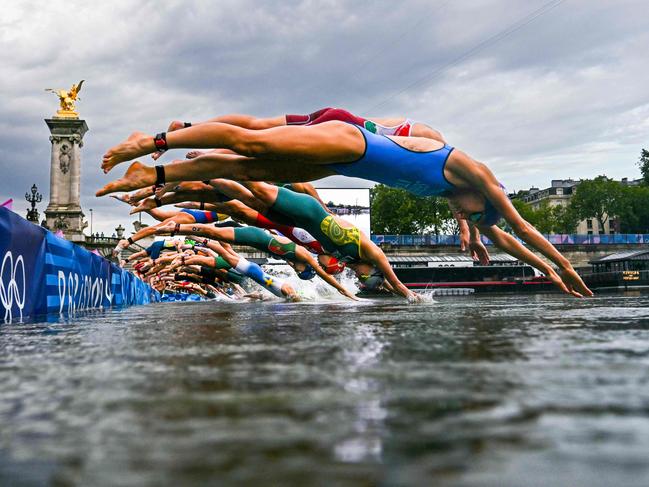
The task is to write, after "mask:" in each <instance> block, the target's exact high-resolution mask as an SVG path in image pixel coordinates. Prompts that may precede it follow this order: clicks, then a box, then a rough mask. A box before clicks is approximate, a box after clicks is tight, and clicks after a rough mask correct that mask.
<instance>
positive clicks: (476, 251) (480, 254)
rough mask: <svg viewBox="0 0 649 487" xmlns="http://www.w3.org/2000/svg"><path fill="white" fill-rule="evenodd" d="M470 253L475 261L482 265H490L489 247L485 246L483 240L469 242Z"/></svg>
mask: <svg viewBox="0 0 649 487" xmlns="http://www.w3.org/2000/svg"><path fill="white" fill-rule="evenodd" d="M469 253H470V255H471V258H472V259H473V260H477V261H479V262H480V264H482V265H488V264H489V251H488V250H487V247H485V246H484V244H483V243H482V240H480V239H477V240H476V239H471V241H470V242H469Z"/></svg>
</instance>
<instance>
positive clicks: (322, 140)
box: [102, 122, 365, 172]
mask: <svg viewBox="0 0 649 487" xmlns="http://www.w3.org/2000/svg"><path fill="white" fill-rule="evenodd" d="M159 136H160V138H159V139H157V140H158V142H159V144H158V145H156V142H155V141H154V137H152V136H150V135H146V134H144V133H142V132H135V133H133V134H132V135H131V136H130V137H129V138H128V139H127V140H126V141H124V142H122V143H121V144H118V145H116V146H114V147H113V148H111V149H109V150H108V151H107V152H106V154H104V157H103V161H102V169H103V170H104V172H108V171H110V170H111V169H112V168H113V167H114V166H115V165H117V164H119V163H120V162H124V161H128V160H130V159H134V158H136V157H139V156H142V155H145V154H150V153H152V152H154V151H155V150H156V149H160V147H164V149H165V150H166V149H175V148H183V147H185V148H192V147H195V148H222V149H230V150H233V151H234V152H236V153H237V154H242V155H245V156H251V157H259V158H264V159H282V158H293V159H298V160H300V161H302V163H312V164H326V163H337V162H351V161H353V160H356V159H358V158H359V157H361V156H362V155H363V153H364V151H365V139H364V138H363V135H362V134H361V133H360V132H359V131H358V130H357V129H355V128H354V127H352V126H351V125H350V124H347V123H343V122H329V123H324V124H320V125H315V126H312V127H299V126H298V127H295V126H293V127H288V126H287V127H275V128H271V129H266V130H247V129H242V128H239V127H235V126H233V125H228V124H224V123H209V124H203V125H196V126H192V127H189V128H186V129H183V130H177V131H175V132H170V133H168V134H164V133H163V134H159ZM163 139H164V140H163ZM160 144H161V145H160Z"/></svg>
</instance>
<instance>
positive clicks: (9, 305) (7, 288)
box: [0, 250, 26, 323]
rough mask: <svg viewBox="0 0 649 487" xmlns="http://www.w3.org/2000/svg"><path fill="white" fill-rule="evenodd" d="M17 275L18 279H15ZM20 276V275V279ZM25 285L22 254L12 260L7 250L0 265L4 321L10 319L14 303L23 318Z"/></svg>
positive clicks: (0, 291)
mask: <svg viewBox="0 0 649 487" xmlns="http://www.w3.org/2000/svg"><path fill="white" fill-rule="evenodd" d="M5 268H6V269H8V271H7V272H5ZM19 271H20V273H19ZM6 275H8V276H9V279H7V280H5V276H6ZM17 277H18V280H16V278H17ZM20 277H22V280H21V279H20ZM19 282H22V288H21V286H19V284H18V283H19ZM25 286H26V284H25V261H24V260H23V256H22V255H20V256H18V258H17V259H16V260H15V262H14V257H13V254H12V253H11V251H9V250H8V251H7V252H6V253H5V255H4V258H3V259H2V266H0V301H1V302H2V306H3V307H4V309H5V315H4V321H5V323H7V322H10V321H11V320H12V318H13V308H14V305H15V306H16V307H18V310H19V311H20V319H21V320H22V319H23V308H24V307H25Z"/></svg>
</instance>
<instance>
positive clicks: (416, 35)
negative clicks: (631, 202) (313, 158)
mask: <svg viewBox="0 0 649 487" xmlns="http://www.w3.org/2000/svg"><path fill="white" fill-rule="evenodd" d="M545 4H547V2H546V1H542V0H534V1H531V2H507V1H505V0H480V1H476V2H453V1H448V0H439V1H434V2H433V1H424V0H422V1H407V2H400V3H399V5H398V8H395V4H394V2H374V1H365V2H349V1H335V0H330V1H297V0H296V1H289V2H286V1H282V2H278V1H276V2H270V1H269V2H255V1H251V0H250V1H241V0H231V1H219V2H200V1H195V2H180V1H173V2H154V1H148V2H136V1H116V2H110V3H97V2H91V3H89V2H81V1H76V2H70V1H65V2H64V1H54V2H49V3H47V4H43V3H42V2H20V3H15V4H10V5H9V6H7V7H6V8H5V10H4V11H3V16H2V19H0V43H1V44H2V46H3V49H2V50H1V51H0V65H2V67H3V77H2V78H1V79H0V91H1V92H2V94H3V101H2V103H1V104H0V173H1V174H2V175H3V177H2V178H0V199H3V198H4V197H9V196H14V197H15V198H16V199H22V197H23V195H24V192H25V191H26V190H28V188H29V187H30V186H31V184H32V183H33V182H37V183H38V184H39V187H40V188H41V189H42V190H43V192H44V193H46V196H47V193H48V188H47V186H48V181H49V174H48V171H49V142H48V139H47V137H48V135H49V134H48V131H47V127H46V126H45V124H44V123H43V121H42V119H43V118H46V117H48V116H50V115H51V114H53V113H54V111H55V109H56V99H55V98H54V97H53V95H51V94H46V93H44V92H43V88H46V87H52V88H56V87H68V86H70V85H71V83H73V82H77V81H78V80H79V79H82V78H85V79H86V80H87V81H86V84H85V85H84V88H83V91H82V92H81V98H82V101H81V102H80V103H79V104H78V106H79V111H80V113H81V115H82V116H83V117H84V118H85V119H86V120H87V121H88V125H89V126H90V132H88V134H87V135H86V140H85V142H86V145H85V147H84V149H83V160H84V162H83V169H82V178H83V194H82V204H83V205H84V208H86V209H87V208H90V207H92V208H93V209H94V210H95V212H94V213H95V226H96V228H99V229H100V231H102V230H101V229H102V228H103V227H105V229H103V231H105V232H106V233H112V228H114V226H116V224H117V223H118V222H120V221H122V222H123V221H126V222H130V221H131V220H132V218H129V217H127V216H126V213H127V212H126V211H125V210H126V209H125V208H124V206H123V205H121V204H120V203H118V202H115V201H113V200H109V199H105V198H104V199H100V200H97V199H95V198H94V196H93V195H94V192H95V191H96V189H97V188H98V187H100V186H102V185H103V184H105V182H107V181H108V180H109V179H110V178H113V177H116V176H118V175H121V174H122V172H123V170H124V167H118V168H116V169H115V170H114V171H113V172H111V174H110V175H109V176H105V175H103V173H102V172H101V171H100V170H99V162H100V160H101V155H102V153H103V152H104V151H105V150H106V149H107V148H108V147H110V146H111V145H114V144H115V143H117V142H118V141H120V140H122V139H123V138H124V137H126V136H127V135H128V134H129V133H130V132H131V131H133V130H143V131H146V132H149V133H153V132H157V131H160V130H161V129H162V128H163V127H165V126H166V125H167V123H168V122H169V120H170V119H175V118H181V119H186V120H200V119H204V118H208V117H210V116H214V115H216V114H220V113H229V112H242V113H253V114H257V115H276V114H280V113H286V112H293V113H299V112H308V111H312V110H314V109H317V108H320V107H322V106H329V105H334V106H342V107H345V108H348V109H350V110H352V111H356V112H359V113H364V112H367V111H369V110H370V109H371V108H373V107H375V106H379V108H378V109H376V110H372V113H367V114H368V115H375V116H380V115H392V114H394V115H407V116H410V117H411V118H416V119H419V120H422V121H425V122H427V123H429V124H431V125H432V126H434V127H436V128H438V129H439V130H441V131H442V132H443V133H444V134H445V135H446V137H447V139H448V140H449V142H450V143H452V144H453V145H457V146H458V147H460V148H462V149H463V150H466V151H467V152H468V153H470V154H472V155H474V156H475V157H476V158H479V159H480V160H484V161H485V162H487V163H488V164H489V165H490V166H491V167H492V168H493V169H494V170H495V172H496V174H497V175H498V177H499V178H500V179H501V180H503V182H505V183H506V184H507V185H508V186H509V187H510V188H511V187H516V188H520V187H529V186H531V185H537V186H543V185H546V184H548V183H549V180H550V179H552V178H559V177H573V178H579V177H590V176H593V175H597V174H599V173H607V174H610V175H615V176H616V177H622V176H629V177H636V176H637V175H638V171H637V168H636V166H635V162H636V159H637V155H638V154H639V152H640V149H641V148H642V146H643V144H646V140H647V133H648V131H649V96H648V95H647V91H646V88H645V86H644V85H645V81H644V80H646V79H647V77H648V76H647V74H648V73H647V70H648V69H649V68H647V64H646V62H645V59H646V52H647V48H648V47H649V34H647V33H646V28H645V25H644V23H643V22H644V19H643V17H642V16H641V15H638V12H641V11H644V7H645V2H643V1H641V0H636V1H631V0H627V1H619V2H592V1H587V0H572V1H570V2H568V1H566V2H563V3H561V4H560V5H559V6H558V7H556V8H555V9H553V10H552V11H550V12H548V13H547V14H546V15H544V16H543V17H540V18H538V19H536V20H535V21H533V22H532V23H530V24H529V25H527V26H525V27H523V28H521V29H520V30H518V31H516V32H513V33H512V34H510V35H508V36H507V37H505V38H503V39H501V40H500V41H498V42H496V43H493V44H492V45H490V46H488V47H487V48H485V49H483V50H480V51H479V52H476V53H475V54H474V55H472V56H471V57H469V58H466V59H464V60H462V61H461V62H459V63H455V61H456V60H457V59H460V58H461V57H462V56H463V55H464V54H466V53H468V52H470V51H471V50H472V49H474V48H475V47H476V46H478V45H480V43H481V42H483V41H485V40H486V39H489V38H490V37H491V36H494V35H495V34H497V33H498V32H501V31H503V30H504V29H506V28H507V27H508V26H510V25H512V24H514V22H516V21H517V20H518V19H521V18H523V17H524V16H526V15H528V14H529V13H531V12H533V11H534V10H535V9H538V8H540V7H541V6H543V5H545ZM65 12H75V15H74V16H73V17H70V16H67V15H66V14H65ZM66 22H68V23H71V24H72V25H73V27H72V28H66V29H64V28H62V26H63V25H65V23H66ZM406 88H407V89H406ZM404 89H405V90H404ZM400 90H404V91H403V93H400V94H399V93H398V92H399V91H400ZM181 155H182V152H180V151H175V153H173V154H169V155H168V156H166V157H165V160H166V161H168V160H171V158H172V157H178V156H181ZM332 181H335V182H334V183H332ZM324 184H325V185H327V186H329V185H332V184H337V185H338V184H340V185H346V186H354V187H356V186H359V185H360V184H361V183H358V182H356V181H350V180H347V179H344V178H334V179H332V180H329V181H326V182H325V183H324ZM363 184H365V183H363ZM41 206H42V209H44V205H43V204H42V205H41ZM98 225H99V226H98Z"/></svg>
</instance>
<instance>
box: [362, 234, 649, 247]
mask: <svg viewBox="0 0 649 487" xmlns="http://www.w3.org/2000/svg"><path fill="white" fill-rule="evenodd" d="M544 237H545V238H547V239H548V240H549V241H550V243H552V244H554V245H616V244H618V245H619V244H636V245H641V244H649V234H646V233H645V234H642V233H616V234H613V235H577V234H560V235H544ZM371 238H372V242H374V243H375V244H377V245H381V244H390V245H404V246H409V245H410V246H415V245H419V246H434V245H459V244H460V237H459V236H458V235H372V237H371ZM518 240H519V241H520V239H518ZM482 241H483V242H484V243H485V244H487V245H491V241H490V240H489V239H488V238H487V237H484V236H483V237H482Z"/></svg>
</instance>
